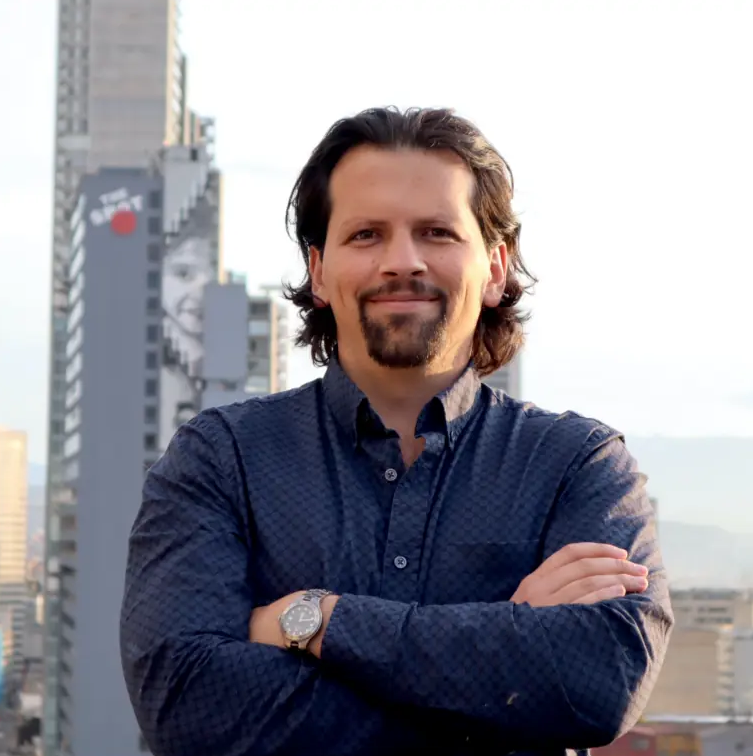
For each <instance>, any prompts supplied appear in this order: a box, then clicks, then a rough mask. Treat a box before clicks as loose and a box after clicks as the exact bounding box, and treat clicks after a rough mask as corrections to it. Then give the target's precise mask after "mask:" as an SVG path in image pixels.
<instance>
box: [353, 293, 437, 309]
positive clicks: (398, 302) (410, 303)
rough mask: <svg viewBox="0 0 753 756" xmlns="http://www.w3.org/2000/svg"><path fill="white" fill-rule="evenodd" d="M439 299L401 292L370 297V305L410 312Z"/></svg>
mask: <svg viewBox="0 0 753 756" xmlns="http://www.w3.org/2000/svg"><path fill="white" fill-rule="evenodd" d="M437 301H438V297H433V296H430V295H427V294H423V295H422V294H414V293H413V292H407V291H406V292H401V293H394V294H382V295H377V296H375V297H369V299H368V302H369V304H377V305H389V306H390V307H391V308H393V309H396V310H409V309H413V308H416V307H421V306H422V305H425V304H427V303H430V302H437Z"/></svg>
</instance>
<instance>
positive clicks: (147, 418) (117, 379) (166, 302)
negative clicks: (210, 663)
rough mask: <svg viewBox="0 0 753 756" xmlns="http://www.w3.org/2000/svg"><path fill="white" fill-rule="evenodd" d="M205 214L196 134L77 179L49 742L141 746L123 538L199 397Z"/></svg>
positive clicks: (203, 168)
mask: <svg viewBox="0 0 753 756" xmlns="http://www.w3.org/2000/svg"><path fill="white" fill-rule="evenodd" d="M205 131H206V129H205ZM219 225H220V181H219V174H218V172H217V171H216V170H215V169H214V168H213V166H212V160H211V156H210V150H209V146H208V145H207V144H205V143H198V144H194V145H191V146H184V145H175V146H172V147H167V148H163V149H162V150H160V152H159V154H158V155H157V156H155V160H154V161H153V165H152V166H151V167H150V168H139V167H136V168H102V169H100V170H99V171H97V172H96V173H93V174H87V175H86V176H85V177H84V178H83V180H82V182H81V186H80V191H79V194H78V199H77V201H76V204H75V207H74V211H73V214H72V216H71V240H72V247H71V260H70V263H69V265H68V268H67V276H68V282H69V290H68V312H67V316H66V320H65V325H64V334H65V335H64V352H63V353H64V359H65V373H64V378H63V380H64V386H63V389H64V390H63V397H64V398H63V404H64V410H65V414H64V421H63V445H62V446H63V453H62V476H61V484H60V486H59V489H58V494H59V499H58V501H57V514H58V531H57V533H56V536H55V543H56V553H55V554H54V555H53V556H51V557H50V558H49V559H48V563H47V582H48V590H47V594H48V598H49V597H50V596H51V595H52V596H54V598H55V600H56V602H57V609H58V611H57V617H58V619H59V623H58V628H57V637H56V638H53V639H52V640H54V643H55V645H56V648H57V659H56V668H57V675H56V678H55V689H54V691H52V696H51V700H52V701H54V703H55V706H56V707H57V712H56V715H55V716H56V720H57V722H58V731H57V741H58V742H57V745H55V746H54V747H53V746H52V745H50V746H49V748H50V749H53V750H51V751H50V752H51V753H60V754H74V756H99V755H100V754H104V753H106V754H108V756H136V754H138V753H139V752H140V750H141V748H142V746H141V743H140V736H139V731H138V727H137V724H136V721H135V719H134V717H133V713H132V711H131V708H130V704H129V701H128V698H127V695H126V690H125V684H124V681H123V675H122V671H121V667H120V653H119V648H118V618H119V609H120V604H121V601H122V590H123V576H124V573H125V562H126V545H127V540H128V533H129V531H130V527H131V524H132V523H133V520H134V518H135V516H136V511H137V509H138V506H139V503H140V499H141V485H142V483H143V478H144V473H145V471H146V470H147V469H148V468H149V466H150V465H151V464H152V463H153V462H154V461H155V460H156V459H157V458H158V456H159V455H160V454H161V452H162V451H164V448H165V446H166V445H167V443H168V442H169V440H170V438H171V437H172V435H173V434H174V432H175V429H176V427H177V425H178V424H179V423H181V422H183V421H185V420H186V419H188V418H189V417H191V416H192V415H194V414H196V412H198V411H199V410H200V409H201V407H202V390H203V384H202V380H201V375H202V366H203V354H204V349H203V347H204V336H203V321H204V315H203V290H204V288H205V286H206V285H207V284H208V283H210V282H212V281H216V280H217V279H218V277H219V270H220V267H221V254H220V233H219ZM242 314H243V316H244V320H243V322H242V323H241V324H240V329H239V331H240V333H243V334H244V335H245V333H246V328H247V325H246V323H247V320H246V319H245V315H246V313H245V311H244V312H243V313H242ZM242 345H243V344H242ZM52 634H53V631H52V630H51V629H48V637H49V636H52ZM51 687H52V686H51V684H50V681H48V684H47V686H46V691H45V692H46V694H47V695H49V694H50V689H51ZM45 706H47V701H45ZM45 724H46V723H45ZM47 734H48V733H46V732H45V736H46V735H47ZM54 748H57V749H58V750H57V751H55V750H54Z"/></svg>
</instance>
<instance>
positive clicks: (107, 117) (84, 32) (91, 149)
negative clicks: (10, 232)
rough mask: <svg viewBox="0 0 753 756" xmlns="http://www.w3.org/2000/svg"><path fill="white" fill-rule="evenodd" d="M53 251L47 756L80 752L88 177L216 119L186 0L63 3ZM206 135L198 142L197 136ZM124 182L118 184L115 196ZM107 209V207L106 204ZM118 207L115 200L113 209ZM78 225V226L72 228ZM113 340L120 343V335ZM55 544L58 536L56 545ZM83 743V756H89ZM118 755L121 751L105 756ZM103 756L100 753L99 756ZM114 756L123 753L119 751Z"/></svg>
mask: <svg viewBox="0 0 753 756" xmlns="http://www.w3.org/2000/svg"><path fill="white" fill-rule="evenodd" d="M56 5H57V14H56V15H57V19H58V24H57V55H56V60H57V77H56V79H57V80H56V92H55V128H54V149H55V156H54V168H53V172H54V192H53V206H54V207H53V233H52V239H51V242H52V250H51V252H52V254H51V258H52V259H51V267H52V276H51V313H50V327H51V348H50V376H49V381H50V382H49V425H48V439H49V441H48V456H47V470H48V481H47V503H48V506H47V517H48V520H47V521H46V528H45V530H46V537H47V539H48V540H47V543H46V555H47V557H48V558H50V559H52V560H53V567H54V569H53V570H52V572H49V574H48V577H47V578H46V580H47V582H49V583H50V584H51V585H52V586H53V587H52V589H51V590H50V591H48V592H47V595H46V597H45V628H46V629H45V633H46V637H45V660H46V661H45V663H46V664H47V668H46V671H45V679H46V690H45V696H44V753H45V755H46V756H59V753H60V752H61V751H65V752H71V751H72V750H76V749H75V747H74V744H72V743H71V742H70V741H66V740H65V739H64V738H63V735H62V733H61V727H60V721H59V717H58V715H59V713H60V707H59V705H58V691H59V680H58V676H59V671H60V668H59V663H58V660H59V657H60V653H61V649H60V648H59V647H58V643H59V640H60V638H61V633H62V628H61V618H60V615H59V605H58V601H57V588H56V587H54V586H56V583H57V580H58V577H57V573H56V571H57V564H58V558H59V556H60V555H59V554H58V553H57V551H56V549H57V545H58V539H57V532H58V531H57V527H58V523H59V519H60V513H59V507H61V506H64V505H65V502H66V497H67V496H68V486H67V484H66V481H65V480H64V479H63V465H64V459H63V444H64V442H65V437H66V434H67V431H66V430H65V417H66V415H67V414H68V411H67V410H66V406H65V404H66V399H65V392H66V385H67V381H66V375H65V374H66V370H67V368H68V360H67V358H66V349H67V348H68V343H69V339H68V333H67V331H66V322H67V320H68V308H69V306H71V303H70V302H69V299H68V287H69V277H68V270H69V266H70V263H71V250H72V249H73V248H74V247H75V246H76V245H75V244H72V241H73V240H72V235H71V234H72V231H71V229H72V224H71V222H70V221H71V217H72V215H73V213H74V209H75V207H76V203H77V201H78V196H79V186H80V182H81V179H82V178H83V176H84V175H86V174H88V173H94V172H96V171H97V170H99V169H100V168H102V167H126V168H143V169H147V168H149V167H150V166H151V165H152V163H153V160H154V155H155V153H156V152H157V151H158V150H159V149H160V148H161V147H162V146H164V145H191V144H194V143H196V142H197V141H201V139H203V138H204V136H206V133H205V132H206V131H207V130H210V131H211V128H212V126H211V122H209V121H207V120H206V119H200V118H198V117H197V116H196V114H195V113H193V112H191V111H190V109H189V108H188V100H187V78H188V75H187V61H186V57H185V55H183V54H182V52H181V50H180V46H179V40H178V35H179V26H180V8H179V0H148V2H143V1H142V2H124V3H118V2H112V0H58V1H57V3H56ZM199 137H201V139H199ZM117 188H118V186H117V184H116V185H114V186H112V189H113V190H116V189H117ZM104 204H105V205H107V204H108V203H104ZM109 204H112V203H109ZM73 226H76V224H73ZM114 338H117V337H116V336H115V335H114ZM50 539H51V540H50ZM89 753H90V752H88V751H87V752H85V751H84V749H83V746H80V747H79V749H78V751H77V752H76V756H88V754H89ZM106 753H109V754H110V755H111V756H116V752H115V751H110V750H108V751H106ZM97 756H101V754H99V753H98V754H97ZM117 756H120V754H119V753H118V754H117Z"/></svg>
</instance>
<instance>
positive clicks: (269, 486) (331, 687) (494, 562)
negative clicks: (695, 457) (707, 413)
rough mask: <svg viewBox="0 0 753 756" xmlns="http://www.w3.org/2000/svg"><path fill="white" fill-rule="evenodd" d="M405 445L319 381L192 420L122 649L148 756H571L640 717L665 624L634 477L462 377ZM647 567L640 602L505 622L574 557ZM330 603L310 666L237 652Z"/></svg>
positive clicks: (155, 516) (545, 419) (352, 395)
mask: <svg viewBox="0 0 753 756" xmlns="http://www.w3.org/2000/svg"><path fill="white" fill-rule="evenodd" d="M416 434H417V435H418V436H421V437H423V438H424V439H425V450H424V452H423V453H422V454H421V456H420V457H419V459H418V460H417V461H416V462H415V463H414V464H413V465H412V466H411V467H410V468H408V469H406V467H405V465H404V464H403V462H402V459H401V454H400V448H399V443H398V437H397V435H396V433H395V432H394V431H391V430H388V429H386V428H385V427H384V425H383V424H382V422H381V421H380V419H379V417H378V416H377V415H376V414H375V413H374V412H373V410H372V409H371V407H370V405H369V402H368V400H367V399H366V397H365V396H364V395H363V394H362V393H361V392H360V391H359V390H358V388H357V387H356V386H355V385H354V384H353V383H352V382H351V381H350V379H349V378H348V377H347V376H346V375H345V373H344V372H343V370H342V369H341V368H340V366H339V365H338V364H336V363H334V364H332V365H331V366H330V367H329V368H328V370H327V372H326V374H325V377H324V378H323V379H322V380H317V381H314V382H313V383H310V384H308V385H306V386H303V387H301V388H299V389H295V390H293V391H288V392H285V393H281V394H276V395H272V396H268V397H264V398H258V399H256V398H255V399H250V400H248V401H246V402H244V403H241V404H235V405H231V406H227V407H222V408H219V409H212V410H207V411H205V412H203V413H201V414H200V415H198V416H197V417H196V418H194V419H193V420H192V421H191V422H189V423H188V424H186V425H184V426H183V427H182V428H181V429H180V430H179V431H178V433H177V434H176V436H175V438H174V439H173V441H172V443H171V444H170V446H169V448H168V450H167V452H166V453H165V455H164V456H163V457H162V458H161V459H160V460H159V461H158V462H157V463H156V464H155V465H154V466H153V467H152V468H151V470H150V471H149V473H148V475H147V479H146V482H145V485H144V497H143V504H142V507H141V510H140V513H139V515H138V518H137V520H136V523H135V525H134V528H133V532H132V534H131V539H130V554H129V562H128V571H127V577H126V591H125V599H124V604H123V612H122V626H121V649H122V659H123V666H124V670H125V676H126V681H127V685H128V690H129V694H130V696H131V700H132V702H133V706H134V709H135V711H136V715H137V718H138V721H139V724H140V726H141V728H142V731H143V734H144V736H145V738H146V741H147V743H148V744H149V746H150V748H151V749H152V751H153V752H154V754H156V756H252V755H255V754H259V755H265V756H266V755H271V754H290V755H291V756H315V755H316V754H322V755H326V756H340V755H341V754H342V755H343V756H345V755H347V756H358V755H360V754H380V755H381V756H396V755H398V754H404V753H405V754H450V755H452V756H456V755H457V756H459V755H460V754H507V753H509V752H511V751H517V752H518V753H521V752H522V753H525V752H546V753H551V754H554V753H564V751H565V750H566V749H585V748H588V747H594V746H598V745H603V744H605V743H607V742H609V741H611V740H612V739H614V738H615V737H617V736H618V735H619V734H621V733H623V732H624V731H626V730H627V729H628V728H630V727H631V726H632V725H633V724H634V723H635V722H636V720H637V719H638V717H639V716H640V714H641V713H642V710H643V707H644V706H645V704H646V702H647V697H648V695H649V693H650V691H651V689H652V687H653V684H654V682H655V680H656V676H657V673H658V671H659V668H660V666H661V662H662V660H663V657H664V652H665V648H666V644H667V640H668V635H669V630H670V627H671V625H672V613H671V609H670V605H669V598H668V589H667V580H666V575H665V572H664V568H663V566H662V562H661V557H660V554H659V549H658V546H657V534H656V525H655V521H654V513H653V508H652V506H651V503H650V502H649V499H648V497H647V495H646V491H645V488H644V486H645V477H644V476H643V475H642V474H640V473H639V472H638V471H637V468H636V464H635V462H634V460H633V459H632V457H631V456H630V455H629V453H628V452H627V450H626V448H625V445H624V441H623V439H622V437H621V436H620V434H619V433H617V432H615V431H614V430H612V429H610V428H608V427H606V426H604V425H602V424H601V423H598V422H596V421H593V420H589V419H586V418H583V417H581V416H579V415H576V414H572V413H566V414H563V415H555V414H552V413H548V412H544V411H542V410H540V409H538V408H536V407H535V406H533V405H530V404H524V403H522V402H519V401H516V400H514V399H512V398H510V397H508V396H505V395H503V394H501V393H499V392H495V391H493V390H491V389H490V388H488V387H487V386H485V385H482V384H481V383H480V381H479V379H478V377H477V375H476V374H475V372H474V371H473V370H472V369H471V368H469V369H468V370H467V371H466V372H465V373H464V374H463V375H462V376H461V378H460V379H459V380H458V381H457V382H456V383H455V385H453V386H452V387H451V388H450V389H449V390H448V391H446V392H445V393H443V394H441V395H440V396H437V397H435V398H434V399H433V400H432V401H431V402H429V404H427V406H426V407H425V408H424V410H423V412H422V414H421V415H420V417H419V420H418V424H417V427H416ZM578 541H594V542H605V543H611V544H614V545H617V546H620V547H623V548H625V549H627V550H628V551H629V554H630V557H629V558H630V559H631V560H633V561H636V562H639V563H642V564H645V565H646V566H647V567H648V568H649V588H648V590H647V591H646V592H645V593H643V594H633V595H628V596H626V597H624V598H620V599H615V600H611V601H605V602H602V603H599V604H594V605H563V606H555V607H543V608H534V607H531V606H530V605H528V604H513V603H512V602H510V600H509V599H510V597H511V596H512V594H513V593H514V591H515V589H516V588H517V587H518V585H519V583H520V581H521V580H522V579H523V578H524V577H525V576H526V575H528V574H530V573H531V572H532V571H533V570H535V569H536V567H537V566H538V565H539V564H541V562H542V561H543V560H544V559H546V558H547V557H548V556H550V555H551V554H553V553H555V552H556V551H558V550H559V549H561V548H562V547H563V546H565V545H566V544H568V543H572V542H578ZM306 588H327V589H329V590H331V591H334V592H335V593H336V594H340V595H341V596H342V598H341V599H340V601H339V602H338V603H337V605H336V608H335V611H334V613H333V615H332V618H331V621H330V624H329V626H328V629H327V631H326V633H325V636H324V640H323V647H322V658H321V660H317V659H314V658H308V657H301V656H299V655H295V654H293V653H291V652H288V651H285V650H281V649H279V648H275V647H272V646H266V645H261V644H255V643H251V642H249V640H248V622H249V617H250V615H251V612H252V610H253V609H254V607H258V606H261V605H266V604H268V603H270V602H272V601H274V600H276V599H278V598H281V597H282V596H284V595H287V594H289V593H292V592H294V591H297V590H303V589H306Z"/></svg>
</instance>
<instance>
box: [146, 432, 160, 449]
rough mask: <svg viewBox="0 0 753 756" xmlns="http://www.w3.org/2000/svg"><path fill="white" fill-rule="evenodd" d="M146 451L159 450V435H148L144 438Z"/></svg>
mask: <svg viewBox="0 0 753 756" xmlns="http://www.w3.org/2000/svg"><path fill="white" fill-rule="evenodd" d="M144 449H146V451H155V450H156V449H157V435H156V434H155V433H147V434H146V435H145V436H144Z"/></svg>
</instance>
